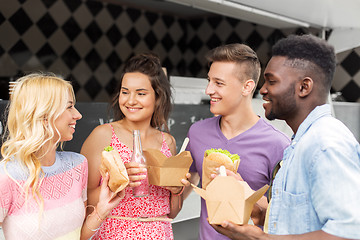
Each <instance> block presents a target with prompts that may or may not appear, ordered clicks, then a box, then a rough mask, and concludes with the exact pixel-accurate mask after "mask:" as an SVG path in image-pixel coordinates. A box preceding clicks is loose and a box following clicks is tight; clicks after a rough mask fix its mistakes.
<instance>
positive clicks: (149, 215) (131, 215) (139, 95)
mask: <svg viewBox="0 0 360 240" xmlns="http://www.w3.org/2000/svg"><path fill="white" fill-rule="evenodd" d="M111 106H112V109H113V112H114V118H115V120H114V121H113V122H112V123H110V124H104V125H100V126H98V127H96V128H95V129H94V130H93V131H92V133H91V134H90V135H89V137H88V138H87V139H86V141H85V142H84V145H83V146H82V149H81V153H82V154H84V155H85V156H86V157H87V158H88V159H89V185H88V193H89V195H88V198H89V202H91V204H96V201H97V198H98V192H99V188H100V183H101V175H100V173H99V166H100V159H101V157H100V154H101V151H102V149H104V147H106V146H108V145H110V146H112V147H113V148H114V149H116V150H117V151H118V152H119V153H120V156H121V158H122V160H123V161H124V163H125V166H126V168H127V171H128V174H129V178H130V184H129V187H127V188H126V191H125V192H126V194H125V198H124V199H123V200H122V201H121V202H120V204H119V205H118V206H117V207H116V208H114V210H113V211H112V212H111V213H110V216H108V218H107V219H106V221H105V223H104V224H103V225H102V226H101V228H100V230H99V231H98V232H97V233H96V234H95V238H94V239H173V233H172V228H171V223H170V221H171V218H173V217H175V216H176V215H177V213H178V212H179V211H180V207H179V206H181V204H179V202H180V201H182V196H181V194H180V193H182V191H181V190H182V188H181V187H167V188H163V187H158V186H153V185H150V190H149V195H148V196H146V197H139V198H136V197H133V194H132V187H135V186H139V185H140V181H141V180H142V179H144V176H145V175H138V174H139V173H143V172H146V168H144V166H141V165H139V164H137V163H133V162H131V163H130V158H131V155H132V149H133V134H132V133H133V130H140V134H141V143H142V146H143V148H152V149H159V150H161V152H162V153H164V155H166V156H167V157H169V156H171V155H174V154H176V144H175V139H174V137H173V136H171V135H170V134H169V133H166V132H163V131H162V130H168V127H167V118H168V116H169V113H170V110H171V89H170V83H169V81H168V79H167V78H166V76H165V73H164V71H163V69H162V67H161V64H160V60H159V58H158V57H157V56H156V55H154V54H140V55H136V56H134V57H132V58H131V59H130V60H129V61H128V62H127V63H126V64H125V67H124V70H123V74H122V75H121V78H120V82H119V86H118V88H117V92H116V94H115V96H114V98H113V99H112V102H111Z"/></svg>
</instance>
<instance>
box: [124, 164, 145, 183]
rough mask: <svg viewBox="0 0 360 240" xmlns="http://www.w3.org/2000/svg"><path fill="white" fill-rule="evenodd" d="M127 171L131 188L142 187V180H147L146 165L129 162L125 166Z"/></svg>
mask: <svg viewBox="0 0 360 240" xmlns="http://www.w3.org/2000/svg"><path fill="white" fill-rule="evenodd" d="M124 165H125V167H126V171H127V173H128V176H129V180H130V181H129V186H130V187H132V188H133V187H138V186H140V185H141V180H144V179H145V178H146V173H147V169H146V166H145V165H144V164H139V163H136V162H129V163H125V164H124Z"/></svg>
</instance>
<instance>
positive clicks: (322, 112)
mask: <svg viewBox="0 0 360 240" xmlns="http://www.w3.org/2000/svg"><path fill="white" fill-rule="evenodd" d="M316 230H323V231H324V232H326V233H329V234H332V235H335V236H338V237H344V238H351V239H360V146H359V143H358V142H357V141H356V139H355V138H354V136H353V134H352V133H351V132H350V131H349V130H348V129H347V128H346V127H345V125H344V124H343V123H341V122H340V121H339V120H337V119H335V118H334V117H332V116H331V111H330V106H329V105H327V104H326V105H322V106H318V107H316V108H315V109H314V110H313V111H312V112H311V113H310V114H309V115H308V116H307V118H306V119H305V120H304V121H303V122H302V123H301V125H300V126H299V129H298V131H297V133H296V135H295V136H294V137H293V140H292V142H291V144H290V146H289V147H288V148H287V149H285V151H284V157H283V164H282V167H281V169H280V170H279V172H278V173H277V175H276V177H275V180H274V185H273V189H272V199H271V208H270V214H269V233H270V234H301V233H306V232H312V231H316Z"/></svg>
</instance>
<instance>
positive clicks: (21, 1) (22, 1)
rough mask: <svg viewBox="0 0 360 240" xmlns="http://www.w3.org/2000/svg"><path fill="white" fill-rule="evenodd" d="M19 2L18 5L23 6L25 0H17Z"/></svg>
mask: <svg viewBox="0 0 360 240" xmlns="http://www.w3.org/2000/svg"><path fill="white" fill-rule="evenodd" d="M18 1H19V3H21V4H24V3H25V2H26V0H18Z"/></svg>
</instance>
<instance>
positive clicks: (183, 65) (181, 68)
mask: <svg viewBox="0 0 360 240" xmlns="http://www.w3.org/2000/svg"><path fill="white" fill-rule="evenodd" d="M176 69H177V71H178V74H179V76H186V71H187V66H186V62H185V60H184V59H181V60H180V61H179V62H178V64H177V65H176Z"/></svg>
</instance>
